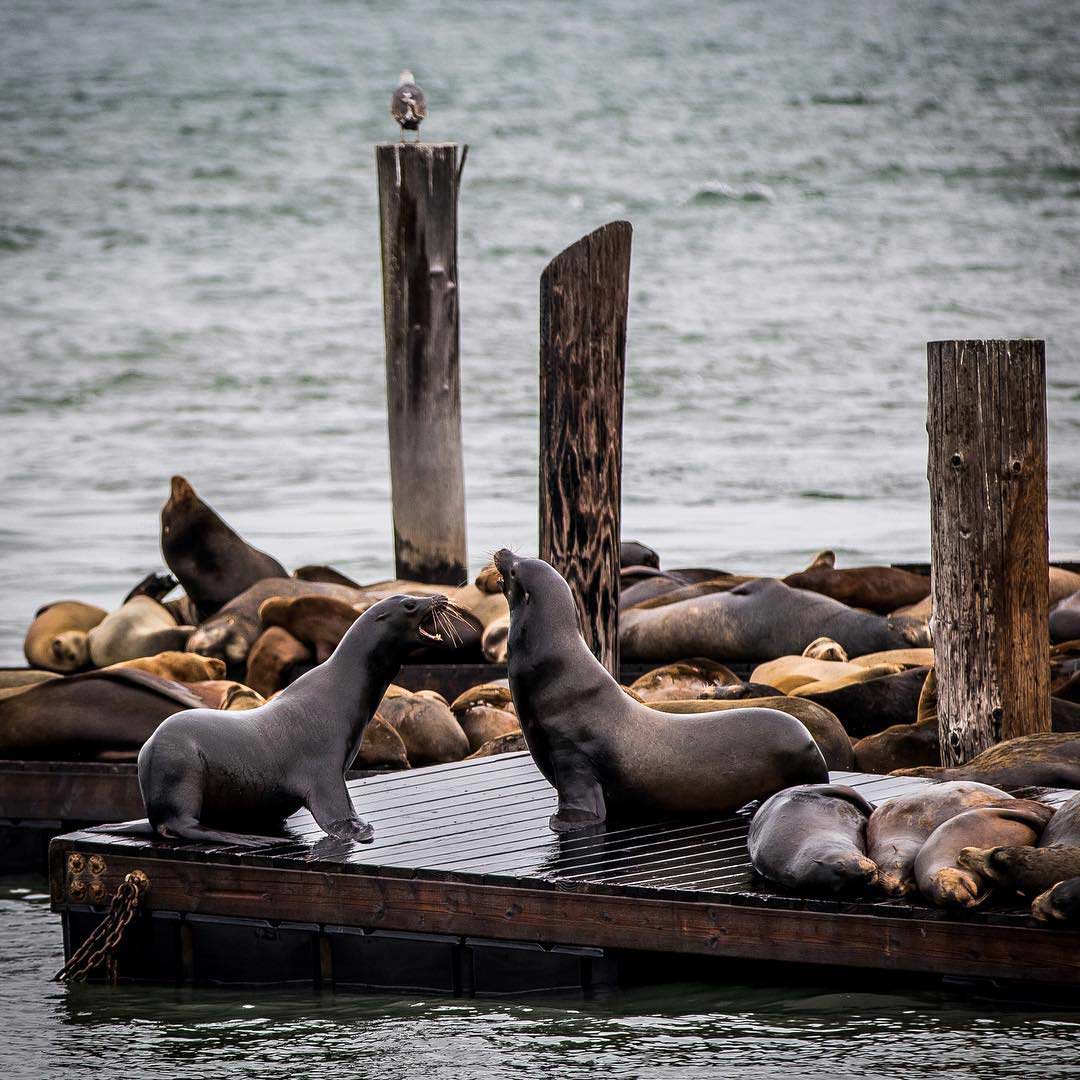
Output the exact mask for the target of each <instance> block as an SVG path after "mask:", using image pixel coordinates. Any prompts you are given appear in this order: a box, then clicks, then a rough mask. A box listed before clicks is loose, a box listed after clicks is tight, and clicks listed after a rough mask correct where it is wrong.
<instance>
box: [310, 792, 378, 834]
mask: <svg viewBox="0 0 1080 1080" xmlns="http://www.w3.org/2000/svg"><path fill="white" fill-rule="evenodd" d="M308 809H309V810H310V811H311V816H312V817H313V818H314V819H315V824H316V825H318V826H319V828H320V829H322V831H323V832H324V833H326V834H327V835H328V836H334V837H336V838H337V839H339V840H356V841H358V842H360V843H369V842H370V841H372V840H374V839H375V830H374V829H373V828H372V827H371V826H370V825H369V824H368V823H367V822H366V821H364V820H362V819H361V818H360V817H359V816H358V815H357V813H356V810H355V808H354V807H353V804H352V799H351V798H350V797H349V789H348V788H347V787H346V786H345V781H344V779H342V781H341V783H340V784H339V785H337V786H333V787H330V788H329V790H326V791H319V793H318V798H317V799H313V800H312V801H311V802H310V803H309V805H308Z"/></svg>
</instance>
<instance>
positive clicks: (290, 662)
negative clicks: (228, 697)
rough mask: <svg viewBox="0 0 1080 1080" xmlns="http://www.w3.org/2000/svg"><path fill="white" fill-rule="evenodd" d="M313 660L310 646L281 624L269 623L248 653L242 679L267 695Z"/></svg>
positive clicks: (308, 666)
mask: <svg viewBox="0 0 1080 1080" xmlns="http://www.w3.org/2000/svg"><path fill="white" fill-rule="evenodd" d="M314 663H315V657H314V655H313V654H312V651H311V649H309V648H308V647H307V646H306V645H305V644H304V643H303V642H302V641H297V640H296V638H294V637H293V636H292V634H290V633H289V631H288V630H283V629H282V628H281V627H280V626H271V627H270V628H269V629H267V630H264V631H263V632H262V633H261V634H260V635H259V636H258V638H257V639H256V640H255V644H254V645H252V647H251V651H250V652H249V653H248V655H247V667H246V674H245V676H244V682H245V683H246V684H247V685H248V686H250V687H251V688H252V689H253V690H257V691H258V692H259V693H260V694H262V695H263V697H269V696H270V695H271V694H274V693H276V692H277V691H278V690H280V689H282V688H283V687H285V686H288V685H289V683H291V682H292V681H293V680H294V679H295V678H296V677H297V676H298V675H301V674H303V673H304V672H305V671H307V670H309V669H310V668H311V667H312V666H314Z"/></svg>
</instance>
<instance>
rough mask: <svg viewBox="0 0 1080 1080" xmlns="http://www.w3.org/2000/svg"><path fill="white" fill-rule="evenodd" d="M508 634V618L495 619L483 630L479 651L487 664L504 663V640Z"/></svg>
mask: <svg viewBox="0 0 1080 1080" xmlns="http://www.w3.org/2000/svg"><path fill="white" fill-rule="evenodd" d="M509 633H510V616H509V615H507V616H505V617H504V618H502V619H496V620H495V621H494V622H493V623H491V624H490V625H488V626H487V627H485V628H484V636H483V637H482V638H481V639H480V649H481V651H482V652H483V654H484V659H485V660H486V661H487V662H488V663H489V664H505V663H506V639H507V635H509Z"/></svg>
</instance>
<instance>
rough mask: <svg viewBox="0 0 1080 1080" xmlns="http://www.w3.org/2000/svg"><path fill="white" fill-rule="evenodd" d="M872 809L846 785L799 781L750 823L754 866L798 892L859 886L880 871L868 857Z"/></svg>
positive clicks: (841, 890) (765, 875) (749, 838)
mask: <svg viewBox="0 0 1080 1080" xmlns="http://www.w3.org/2000/svg"><path fill="white" fill-rule="evenodd" d="M873 810H874V808H873V807H872V806H871V805H870V804H869V803H868V802H867V801H866V800H865V799H864V798H863V797H862V796H861V795H860V794H859V793H858V792H857V791H855V790H854V789H853V788H849V787H844V786H843V785H842V784H800V785H798V786H796V787H790V788H787V789H786V790H785V791H779V792H777V793H776V794H775V795H773V796H772V797H771V798H770V799H767V800H766V801H765V802H764V803H763V804H762V806H761V808H760V809H759V810H758V811H757V813H756V814H754V819H753V821H752V822H751V823H750V835H749V837H748V838H747V846H748V847H749V849H750V861H751V863H752V864H753V867H754V869H755V870H756V871H757V872H758V873H759V874H761V875H762V877H766V878H768V879H769V880H770V881H776V882H779V884H781V885H783V886H785V887H786V888H788V889H794V890H796V891H798V892H803V891H813V892H832V893H838V892H843V891H845V890H848V889H860V888H864V887H865V886H866V885H868V884H870V883H871V882H872V881H873V880H874V878H875V876H876V875H877V867H876V866H875V865H874V862H873V861H872V860H871V859H869V858H868V857H867V855H866V821H867V818H869V816H870V815H871V814H872V813H873Z"/></svg>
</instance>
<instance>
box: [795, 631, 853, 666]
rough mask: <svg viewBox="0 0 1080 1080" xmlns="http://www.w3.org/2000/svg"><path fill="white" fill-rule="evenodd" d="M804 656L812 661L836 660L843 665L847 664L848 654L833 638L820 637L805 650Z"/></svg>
mask: <svg viewBox="0 0 1080 1080" xmlns="http://www.w3.org/2000/svg"><path fill="white" fill-rule="evenodd" d="M802 654H803V656H806V657H809V658H810V659H811V660H836V661H838V662H839V663H841V664H844V663H847V658H848V654H847V653H846V652H844V649H843V646H842V645H838V644H837V643H836V642H835V641H833V639H832V638H827V637H819V638H814V640H813V641H811V642H810V644H809V645H807V646H806V648H805V649H803V652H802Z"/></svg>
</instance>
